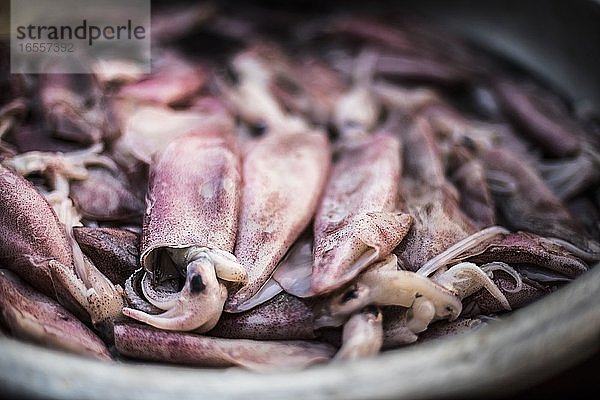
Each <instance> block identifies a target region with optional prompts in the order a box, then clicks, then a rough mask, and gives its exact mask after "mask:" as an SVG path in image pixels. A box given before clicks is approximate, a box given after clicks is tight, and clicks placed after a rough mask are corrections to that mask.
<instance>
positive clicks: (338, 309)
mask: <svg viewBox="0 0 600 400" xmlns="http://www.w3.org/2000/svg"><path fill="white" fill-rule="evenodd" d="M497 268H500V269H504V270H508V271H510V269H509V268H504V266H496V265H490V266H488V268H487V269H488V271H489V270H493V269H497ZM515 279H518V278H515ZM519 283H520V280H519V281H518V282H517V285H518V284H519ZM482 288H485V289H487V290H488V291H490V293H492V295H493V296H494V297H495V298H497V299H498V301H500V302H501V304H502V305H503V307H504V309H506V310H510V305H509V303H508V301H507V300H506V297H505V296H504V294H503V293H502V292H501V291H500V290H499V289H498V287H496V285H495V284H494V283H493V282H492V281H491V280H490V278H489V276H488V275H487V274H486V271H485V270H484V269H482V268H479V267H478V266H476V265H475V264H473V263H468V262H463V263H460V264H457V265H455V266H453V267H452V268H449V269H447V270H446V271H444V272H442V273H438V274H437V275H436V276H434V277H433V278H432V279H429V278H427V277H424V276H422V275H420V274H417V273H414V272H411V271H405V270H400V269H398V259H397V257H396V256H395V255H393V254H392V255H390V256H388V257H387V258H386V259H385V260H383V261H381V262H379V263H377V264H376V265H374V266H373V267H371V268H370V269H369V270H367V271H366V272H364V273H363V274H361V275H360V276H359V277H358V278H357V279H356V280H355V281H354V282H353V283H352V284H350V285H349V286H347V287H345V288H343V289H342V290H339V291H337V292H336V293H334V294H332V295H330V296H328V297H327V298H326V299H325V300H324V301H323V303H322V304H321V306H320V307H319V309H318V310H317V312H316V319H315V326H316V327H318V328H320V327H323V326H339V325H340V324H342V323H343V322H344V321H345V320H347V318H348V317H349V316H350V315H352V314H353V313H354V312H356V311H358V310H360V309H361V308H362V307H365V306H367V305H370V304H371V305H378V306H388V305H395V306H402V307H406V308H410V309H411V310H412V319H413V321H412V322H411V324H412V325H413V328H412V329H411V330H413V332H420V331H423V330H425V329H426V328H427V326H428V325H429V323H430V322H431V321H435V320H439V319H448V320H450V321H452V320H455V319H456V318H458V316H459V315H460V313H461V311H462V303H461V300H462V299H463V298H465V297H468V296H470V295H472V294H473V293H475V292H478V291H479V290H481V289H482ZM515 289H517V288H515ZM517 290H518V289H517Z"/></svg>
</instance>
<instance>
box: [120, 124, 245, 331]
mask: <svg viewBox="0 0 600 400" xmlns="http://www.w3.org/2000/svg"><path fill="white" fill-rule="evenodd" d="M240 196H241V174H240V166H239V161H238V154H237V149H236V146H235V143H234V141H233V136H232V135H231V132H230V131H228V130H225V131H223V130H215V129H206V130H199V131H197V132H196V133H190V134H187V135H184V136H182V137H179V138H177V139H174V140H173V141H172V142H171V143H170V144H169V145H168V146H167V147H166V148H165V149H164V151H162V152H161V153H159V154H158V155H157V157H156V159H155V161H154V163H153V164H152V165H151V168H150V182H149V188H148V193H147V198H146V213H145V216H144V228H143V232H142V239H141V248H140V252H141V254H140V263H141V265H142V266H143V267H144V268H145V270H146V273H145V276H144V278H143V280H142V289H144V295H145V297H146V299H147V300H148V301H149V302H150V303H152V304H153V305H154V306H156V307H158V308H160V309H163V310H165V312H164V313H162V314H158V315H151V314H148V313H146V312H144V311H141V310H136V309H133V308H125V309H124V310H123V313H124V314H125V315H127V316H129V317H131V318H134V319H137V320H140V321H143V322H145V323H148V324H151V325H153V326H156V327H158V328H162V329H169V330H197V331H199V332H205V331H208V330H210V329H212V328H213V327H214V325H215V324H216V322H217V321H218V319H219V316H220V315H221V312H222V310H223V304H224V303H225V299H226V297H227V288H226V287H225V285H224V283H223V282H221V281H220V280H219V279H217V277H218V278H220V279H223V280H226V281H232V282H244V281H246V279H247V273H246V270H245V269H244V268H243V267H242V265H240V264H239V263H238V262H237V260H236V257H235V256H233V254H232V253H231V252H232V251H233V248H234V244H235V238H236V232H237V229H238V212H239V207H240ZM181 275H183V276H184V277H185V284H184V286H183V288H182V289H181V291H179V292H177V291H172V290H163V289H161V285H163V283H165V281H167V280H170V279H178V277H179V276H181Z"/></svg>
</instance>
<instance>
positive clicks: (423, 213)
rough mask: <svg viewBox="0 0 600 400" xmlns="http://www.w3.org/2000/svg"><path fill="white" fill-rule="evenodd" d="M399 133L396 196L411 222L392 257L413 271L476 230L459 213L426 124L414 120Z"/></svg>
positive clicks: (428, 125) (429, 127)
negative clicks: (400, 162)
mask: <svg viewBox="0 0 600 400" xmlns="http://www.w3.org/2000/svg"><path fill="white" fill-rule="evenodd" d="M401 133H402V141H403V148H404V170H403V176H402V184H401V185H400V193H401V199H402V202H403V204H404V207H405V209H406V210H407V212H408V213H409V214H410V215H411V216H412V217H413V218H414V223H413V226H412V228H411V230H410V232H409V233H408V235H407V236H406V238H404V240H402V242H401V243H400V245H399V246H398V247H397V248H396V249H395V250H394V254H396V255H397V256H398V260H399V262H400V265H401V267H402V268H403V269H406V270H409V271H416V270H418V269H419V268H420V267H421V266H422V265H423V264H424V263H425V262H426V261H427V260H429V259H431V258H433V257H435V256H436V255H438V254H439V253H441V252H442V251H444V250H446V249H447V248H448V247H450V246H451V245H453V244H454V243H456V242H458V241H460V240H462V239H464V238H466V237H467V236H469V235H471V234H473V233H475V232H476V231H477V228H476V227H475V225H474V224H473V221H471V220H470V219H469V218H468V217H467V216H466V215H465V214H464V213H463V212H462V211H461V210H460V207H459V204H458V195H457V192H456V188H454V186H452V185H451V184H450V183H449V182H448V181H447V180H446V177H445V175H444V166H443V164H442V155H441V153H440V149H439V148H438V146H437V144H436V142H435V140H434V137H433V131H432V127H431V125H430V124H429V122H427V120H425V119H424V118H420V117H417V118H416V119H415V121H414V122H413V124H412V126H410V127H407V129H406V130H403V131H402V132H401Z"/></svg>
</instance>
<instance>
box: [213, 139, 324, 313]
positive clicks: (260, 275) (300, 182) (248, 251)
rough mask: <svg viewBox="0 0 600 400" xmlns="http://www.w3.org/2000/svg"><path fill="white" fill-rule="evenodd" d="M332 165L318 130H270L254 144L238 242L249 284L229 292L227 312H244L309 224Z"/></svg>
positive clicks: (246, 159)
mask: <svg viewBox="0 0 600 400" xmlns="http://www.w3.org/2000/svg"><path fill="white" fill-rule="evenodd" d="M329 168H330V149H329V143H328V140H327V137H326V136H325V135H324V134H323V133H322V132H319V131H312V132H311V131H309V132H304V133H297V134H286V133H284V132H272V133H269V134H267V135H266V136H264V137H262V138H260V139H259V140H258V141H256V142H255V143H253V144H251V145H250V148H249V149H248V150H247V152H246V153H245V155H244V157H243V177H244V185H243V194H242V206H241V212H240V220H239V232H238V236H237V241H236V245H235V255H236V256H237V257H238V260H239V262H240V263H241V264H242V265H244V267H245V268H246V270H247V273H248V282H247V283H246V284H245V285H243V286H242V287H240V288H239V290H237V291H235V292H233V293H231V294H230V296H229V299H228V301H227V304H226V306H225V311H228V312H236V311H243V310H244V309H248V308H249V307H251V306H252V305H253V302H252V298H253V296H255V295H256V294H257V293H258V292H259V290H260V289H261V288H262V287H263V286H264V285H265V283H266V282H267V281H268V280H269V278H270V277H271V274H272V273H273V271H274V270H275V267H276V266H277V264H278V263H279V261H280V260H281V259H282V258H283V256H284V255H285V254H286V252H287V251H288V249H289V248H290V246H292V244H293V243H294V242H295V241H296V239H297V238H298V237H299V236H300V234H301V233H302V232H303V231H304V230H305V229H306V228H307V227H308V225H309V223H310V222H311V220H312V217H313V215H314V212H315V210H316V208H317V206H318V202H319V200H320V198H321V195H322V192H323V189H324V187H325V183H326V180H327V176H328V175H329ZM244 303H247V304H245V305H244Z"/></svg>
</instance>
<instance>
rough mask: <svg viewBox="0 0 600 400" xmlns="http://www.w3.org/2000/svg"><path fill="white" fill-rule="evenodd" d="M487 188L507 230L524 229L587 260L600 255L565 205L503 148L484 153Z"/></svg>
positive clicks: (525, 166)
mask: <svg viewBox="0 0 600 400" xmlns="http://www.w3.org/2000/svg"><path fill="white" fill-rule="evenodd" d="M480 157H481V159H482V160H483V162H484V165H485V171H486V177H487V180H488V184H489V186H490V189H491V191H492V195H493V196H494V200H495V203H496V204H497V206H498V208H499V210H500V213H501V215H502V217H503V218H504V220H505V221H506V224H507V226H509V227H511V228H513V229H522V230H525V231H530V232H532V233H536V234H538V235H540V236H544V237H547V238H555V240H557V241H559V242H560V243H565V244H566V245H567V246H568V245H569V244H571V247H575V248H577V249H579V250H580V252H583V253H586V254H587V255H588V257H591V258H597V257H598V256H599V255H600V244H599V243H598V242H596V241H595V240H593V239H592V238H590V237H589V236H588V235H587V234H586V233H585V231H584V230H583V228H582V227H581V226H580V225H579V223H578V222H577V220H576V219H575V217H573V216H572V215H571V213H570V212H569V211H568V209H567V208H566V206H565V205H564V204H563V202H562V201H561V200H560V199H559V198H558V197H557V196H556V195H555V194H554V193H552V191H551V190H550V189H549V188H548V186H546V184H545V183H544V181H543V180H542V178H541V177H540V176H539V175H538V174H537V173H536V172H535V170H533V168H532V167H531V166H529V165H528V164H527V163H526V162H525V161H524V160H521V159H519V158H518V157H516V156H515V155H514V154H512V153H511V152H510V151H508V150H506V149H503V148H495V149H483V150H482V151H481V155H480Z"/></svg>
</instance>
